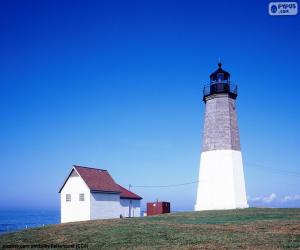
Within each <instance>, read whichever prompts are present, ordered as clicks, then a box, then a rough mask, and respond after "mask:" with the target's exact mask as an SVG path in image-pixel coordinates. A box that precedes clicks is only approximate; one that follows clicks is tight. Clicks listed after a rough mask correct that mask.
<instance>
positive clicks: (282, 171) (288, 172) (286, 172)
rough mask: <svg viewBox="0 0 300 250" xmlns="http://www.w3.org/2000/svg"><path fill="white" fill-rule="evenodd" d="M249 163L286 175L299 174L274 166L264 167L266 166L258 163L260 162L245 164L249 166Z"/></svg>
mask: <svg viewBox="0 0 300 250" xmlns="http://www.w3.org/2000/svg"><path fill="white" fill-rule="evenodd" d="M249 165H252V166H257V167H259V168H263V169H267V170H270V171H275V172H278V173H283V174H286V175H289V176H300V173H299V172H294V171H289V170H283V169H276V168H270V167H266V166H264V165H263V164H260V163H252V164H246V166H249Z"/></svg>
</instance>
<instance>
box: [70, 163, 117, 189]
mask: <svg viewBox="0 0 300 250" xmlns="http://www.w3.org/2000/svg"><path fill="white" fill-rule="evenodd" d="M74 168H75V169H76V171H77V172H78V174H79V175H80V176H81V178H82V179H83V180H84V182H85V183H86V185H87V186H88V187H89V189H90V190H91V191H104V192H116V193H120V192H121V191H120V189H119V186H118V184H117V183H116V182H115V181H114V179H113V178H112V177H111V176H110V174H109V173H108V172H107V170H104V169H97V168H87V167H82V166H74Z"/></svg>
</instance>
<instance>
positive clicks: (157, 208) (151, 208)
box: [147, 201, 171, 216]
mask: <svg viewBox="0 0 300 250" xmlns="http://www.w3.org/2000/svg"><path fill="white" fill-rule="evenodd" d="M170 212H171V205H170V202H166V201H157V202H148V203H147V216H149V215H156V214H166V213H170Z"/></svg>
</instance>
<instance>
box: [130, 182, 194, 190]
mask: <svg viewBox="0 0 300 250" xmlns="http://www.w3.org/2000/svg"><path fill="white" fill-rule="evenodd" d="M198 182H199V181H192V182H185V183H178V184H170V185H157V186H155V185H151V186H144V185H141V186H135V185H130V187H137V188H168V187H179V186H185V185H190V184H194V183H198Z"/></svg>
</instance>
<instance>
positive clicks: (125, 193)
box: [118, 185, 143, 200]
mask: <svg viewBox="0 0 300 250" xmlns="http://www.w3.org/2000/svg"><path fill="white" fill-rule="evenodd" d="M118 186H119V188H120V190H121V194H120V198H121V199H133V200H141V199H143V198H142V197H140V196H138V195H137V194H135V193H132V192H131V191H129V190H127V189H126V188H123V187H122V186H120V185H118Z"/></svg>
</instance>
